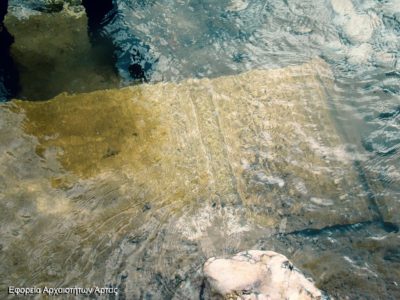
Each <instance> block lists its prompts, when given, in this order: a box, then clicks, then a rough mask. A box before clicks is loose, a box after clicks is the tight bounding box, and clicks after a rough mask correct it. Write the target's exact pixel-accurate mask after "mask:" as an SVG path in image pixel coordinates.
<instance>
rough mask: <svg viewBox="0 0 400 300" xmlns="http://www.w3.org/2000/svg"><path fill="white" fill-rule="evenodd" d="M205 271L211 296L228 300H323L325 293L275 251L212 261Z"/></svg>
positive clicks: (207, 262)
mask: <svg viewBox="0 0 400 300" xmlns="http://www.w3.org/2000/svg"><path fill="white" fill-rule="evenodd" d="M203 272H204V276H205V278H206V280H207V281H208V283H209V284H210V286H211V289H212V291H211V294H212V293H216V294H217V295H219V296H222V297H224V299H249V300H250V299H270V300H280V299H303V300H306V299H322V293H321V291H320V290H319V289H318V288H316V287H315V286H314V284H313V283H312V282H311V281H309V280H308V279H307V278H306V277H305V275H304V274H302V273H301V271H300V270H298V269H297V268H296V267H294V266H293V264H292V263H291V262H290V261H289V260H288V258H287V257H286V256H284V255H281V254H279V253H276V252H273V251H259V250H250V251H245V252H240V253H238V254H236V255H235V256H233V257H231V258H227V259H225V258H210V259H208V260H207V261H206V263H205V264H204V268H203Z"/></svg>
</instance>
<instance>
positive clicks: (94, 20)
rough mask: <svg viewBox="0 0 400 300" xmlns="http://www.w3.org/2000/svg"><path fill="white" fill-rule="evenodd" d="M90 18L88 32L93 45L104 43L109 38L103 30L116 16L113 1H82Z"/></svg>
mask: <svg viewBox="0 0 400 300" xmlns="http://www.w3.org/2000/svg"><path fill="white" fill-rule="evenodd" d="M82 5H83V6H84V7H85V10H86V15H87V17H88V32H89V36H90V39H91V41H92V43H96V42H99V41H100V42H104V41H105V40H106V39H107V38H106V37H105V36H104V35H103V34H102V29H103V26H104V24H105V23H107V20H108V19H110V18H112V15H113V14H115V9H114V5H113V1H112V0H82Z"/></svg>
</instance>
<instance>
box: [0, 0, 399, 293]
mask: <svg viewBox="0 0 400 300" xmlns="http://www.w3.org/2000/svg"><path fill="white" fill-rule="evenodd" d="M39 2H40V1H39ZM26 3H29V2H26V1H25V2H24V1H17V0H15V1H11V5H14V7H16V10H15V11H16V12H18V13H21V14H22V13H23V14H24V16H26V15H29V14H31V13H32V11H29V9H30V8H32V7H29V5H31V4H32V3H33V2H31V4H29V5H27V4H26ZM116 3H117V6H118V11H117V13H116V14H114V15H112V16H111V17H112V18H111V20H109V22H108V23H107V24H106V25H105V27H104V28H103V33H104V34H105V35H106V36H109V37H111V39H112V41H113V44H114V46H115V47H116V49H118V51H116V61H115V66H116V68H117V69H118V73H119V75H120V79H117V77H116V75H115V73H113V69H112V68H110V65H109V62H107V63H105V64H104V65H106V67H104V69H103V71H102V72H101V74H103V75H101V76H102V78H100V79H99V80H96V79H94V80H90V81H87V80H85V78H91V74H94V73H98V72H99V66H102V63H98V61H97V60H96V59H93V61H95V63H90V62H91V61H92V60H91V59H88V60H87V61H89V66H90V67H88V68H85V67H83V68H80V69H79V68H78V69H77V68H70V69H69V70H67V71H65V70H64V68H63V67H62V62H63V59H59V60H60V63H56V64H55V65H57V66H60V64H61V67H57V68H55V70H56V72H53V73H52V74H53V78H54V81H52V82H50V83H49V84H47V86H48V87H50V88H49V89H47V90H45V91H42V90H41V89H40V88H35V86H34V85H32V83H31V81H32V82H33V80H32V79H33V78H32V77H33V75H32V74H33V73H32V72H31V73H30V74H29V72H28V73H25V75H23V74H21V76H22V77H21V78H25V79H24V80H25V82H26V84H25V85H24V86H25V90H24V89H22V92H21V97H22V96H24V97H25V98H28V99H29V96H30V95H31V96H32V97H31V98H36V99H43V98H51V97H53V96H55V95H56V94H58V93H59V92H62V91H67V92H69V93H81V92H88V91H93V90H101V89H104V88H118V87H120V86H124V85H128V84H130V83H132V82H134V80H133V79H132V78H130V75H129V64H131V63H133V62H134V61H132V56H131V55H130V54H132V52H131V51H134V50H135V49H137V48H135V47H131V46H132V45H133V46H135V45H139V46H140V47H143V48H140V49H148V52H147V53H146V54H145V56H144V57H143V62H141V63H143V64H144V63H145V62H146V61H147V62H151V69H149V70H148V79H149V81H150V83H151V84H150V85H139V86H136V87H134V88H123V89H113V90H110V91H98V92H93V93H88V94H77V95H76V96H67V95H60V96H58V97H56V99H53V100H51V101H50V102H41V103H27V102H19V101H12V102H10V103H8V104H5V105H3V106H2V107H1V118H0V128H1V135H0V139H1V153H2V154H1V155H0V160H1V161H2V163H1V170H2V172H1V173H2V175H1V177H0V186H1V190H0V197H1V202H0V205H1V206H2V209H1V223H0V226H1V232H2V242H1V248H0V249H1V256H0V259H1V265H2V268H1V273H0V282H1V289H2V290H3V289H6V288H7V287H8V286H9V285H15V286H18V285H26V286H31V285H37V286H44V285H49V286H54V287H69V286H74V285H77V286H90V285H98V286H116V287H118V288H119V292H120V293H119V296H118V297H117V298H119V299H124V298H127V299H143V298H146V299H170V298H176V299H196V298H199V297H201V285H202V279H201V265H202V263H203V262H204V261H205V259H206V258H207V257H210V256H213V255H216V256H223V255H231V254H234V253H236V252H239V251H242V250H246V249H268V250H275V251H278V252H281V253H283V254H285V255H286V256H288V257H289V258H290V259H291V260H292V261H293V262H294V263H295V265H296V266H297V267H299V268H300V269H302V270H303V271H304V272H306V274H308V275H310V276H311V277H312V278H313V279H314V280H315V281H316V283H317V285H318V287H320V288H321V289H323V290H324V291H326V292H327V293H328V294H330V295H331V296H333V297H335V298H339V299H344V298H346V297H348V298H349V299H397V298H400V287H399V285H400V273H399V267H400V259H399V250H398V249H399V246H400V235H399V233H398V226H399V224H400V217H399V216H400V214H399V213H400V211H399V208H400V204H399V201H400V200H399V199H400V159H399V158H400V157H399V155H400V154H399V151H400V128H399V126H400V69H399V67H400V63H399V60H400V56H399V49H400V27H399V26H400V7H399V6H400V5H399V2H398V1H394V0H393V1H353V2H349V1H343V0H341V1H339V0H331V1H321V2H319V3H312V2H311V1H279V2H265V1H264V2H263V1H257V0H254V1H239V0H237V1H228V0H226V1H184V0H182V1H167V0H164V1H151V0H149V1H137V2H135V4H132V2H131V1H123V0H118V1H116ZM20 6H24V7H26V10H21V9H18V8H19V7H20ZM28 8H29V9H28ZM18 13H16V14H18ZM35 14H36V12H35ZM20 17H21V16H20ZM60 23H61V22H60ZM60 28H63V27H62V26H60ZM9 30H10V32H12V29H11V28H9ZM55 30H56V29H55ZM60 30H61V29H60ZM80 36H81V37H82V40H81V42H80V43H77V44H76V45H73V47H72V48H71V49H72V50H71V51H70V52H68V53H67V54H65V55H66V56H65V57H70V58H73V59H72V60H71V61H72V65H74V64H75V65H76V66H79V65H80V63H79V59H76V57H77V56H76V53H80V55H81V57H89V58H90V57H92V56H91V54H90V53H93V52H90V51H91V50H90V49H91V48H90V46H89V41H88V39H87V37H86V38H85V36H84V35H80ZM66 40H67V39H61V40H60V43H61V42H63V43H64V42H65V41H66ZM16 43H17V42H16ZM43 43H45V42H43ZM55 49H57V48H55ZM79 49H85V51H83V52H82V51H79ZM49 53H51V51H50V50H49ZM82 53H83V54H82ZM318 56H319V57H321V58H322V59H323V61H321V60H319V59H317V60H315V59H314V58H315V57H318ZM50 57H51V56H50ZM78 57H79V56H78ZM92 58H93V57H92ZM14 59H15V60H16V61H17V63H18V56H17V57H14ZM22 59H23V56H22V55H21V56H20V62H22ZM110 61H111V60H110ZM310 61H311V62H310ZM302 63H307V64H306V65H303V66H301V64H302ZM326 63H327V64H326ZM28 64H29V63H28ZM288 66H292V67H290V68H289V69H285V68H284V69H277V70H272V71H270V70H269V69H274V68H282V67H288ZM42 69H43V70H47V69H46V68H39V69H38V70H42ZM57 70H59V71H57ZM246 71H249V72H248V73H244V74H243V72H246ZM43 74H46V73H43ZM57 74H58V75H57ZM60 74H61V75H60ZM63 74H66V75H65V76H63ZM111 74H113V75H111ZM224 75H232V77H221V76H224ZM24 76H26V77H24ZM73 76H77V78H79V80H78V81H77V82H78V83H79V86H81V87H79V88H77V86H78V85H76V84H75V85H74V84H71V80H70V78H72V77H73ZM107 76H111V77H110V78H112V81H111V80H108V81H107V80H104V78H107ZM44 77H46V76H45V75H44ZM188 78H198V79H201V78H203V79H201V80H197V79H195V80H193V79H189V80H187V79H188ZM54 82H57V89H52V87H53V86H54ZM160 82H163V83H160ZM30 86H31V87H33V88H32V89H30V90H29V89H28V88H29V87H30ZM39 86H40V85H39ZM38 92H39V94H38ZM24 93H25V94H24ZM35 93H36V94H35ZM40 93H42V94H40ZM31 258H32V259H31Z"/></svg>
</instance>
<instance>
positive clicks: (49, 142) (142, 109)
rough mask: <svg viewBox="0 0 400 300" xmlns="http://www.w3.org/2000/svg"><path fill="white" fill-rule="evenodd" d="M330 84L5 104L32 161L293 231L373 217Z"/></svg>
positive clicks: (325, 74)
mask: <svg viewBox="0 0 400 300" xmlns="http://www.w3.org/2000/svg"><path fill="white" fill-rule="evenodd" d="M329 76H330V73H329V70H328V69H327V67H326V65H325V64H324V63H322V62H321V61H314V62H312V63H309V64H305V65H302V66H299V67H289V68H286V69H278V70H270V71H262V70H256V71H251V72H248V73H245V74H242V75H238V76H230V77H221V78H217V79H213V80H208V79H204V80H189V81H186V82H183V83H180V84H173V83H168V84H157V85H144V86H137V87H132V88H126V89H121V90H107V91H100V92H93V93H90V94H79V95H60V96H58V97H56V98H55V99H53V100H52V101H48V102H41V103H32V102H20V101H19V102H18V101H16V102H14V103H13V106H14V108H15V111H19V112H20V113H24V114H25V116H26V117H25V120H24V130H25V132H26V133H28V134H31V135H34V136H36V137H37V138H38V141H39V144H38V145H37V146H36V152H37V153H38V155H40V156H42V157H46V153H47V152H54V154H55V155H56V156H57V157H58V159H59V161H60V162H61V164H62V166H63V167H64V168H65V169H66V170H67V171H71V172H72V173H74V174H75V175H77V176H80V177H83V178H88V177H91V176H95V175H97V174H100V173H102V172H105V171H107V170H111V171H114V172H121V171H125V172H128V173H132V174H134V175H135V176H137V177H140V178H143V179H145V181H147V182H149V183H151V184H150V186H151V187H152V188H153V189H154V190H155V191H160V190H161V187H164V188H166V189H171V188H172V187H174V188H173V189H174V190H181V189H182V188H183V189H184V190H186V191H187V192H185V196H184V198H185V199H187V200H189V201H190V199H192V198H195V197H199V196H200V195H201V196H203V197H205V198H208V199H212V198H216V199H218V200H217V202H221V203H222V204H224V203H226V204H231V205H243V206H246V207H247V208H248V212H249V214H250V215H249V217H250V218H251V219H254V220H256V223H258V224H263V225H268V226H272V227H276V228H278V227H279V226H281V230H289V231H292V230H301V229H303V228H308V227H313V228H321V227H325V226H330V225H334V224H343V223H356V222H361V221H365V220H369V219H370V218H371V217H372V215H371V213H370V212H369V210H368V207H367V206H368V204H367V203H368V202H367V201H366V195H363V193H366V192H365V191H363V186H362V184H361V183H359V181H358V174H357V172H356V171H355V169H354V168H353V166H352V160H351V157H349V155H348V154H346V151H345V149H344V146H343V145H342V144H341V140H340V138H339V136H338V135H337V133H336V131H335V127H334V125H333V123H332V121H331V119H330V117H329V112H328V109H327V102H326V93H325V88H326V87H329V84H330V77H329ZM321 82H323V83H324V84H325V86H323V85H321ZM165 178H169V179H170V180H165ZM189 191H191V192H189ZM176 200H177V201H179V199H176ZM282 222H284V223H285V224H284V227H285V228H282Z"/></svg>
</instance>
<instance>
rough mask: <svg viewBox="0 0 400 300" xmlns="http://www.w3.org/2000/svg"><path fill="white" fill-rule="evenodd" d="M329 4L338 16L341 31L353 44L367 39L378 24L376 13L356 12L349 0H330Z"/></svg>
mask: <svg viewBox="0 0 400 300" xmlns="http://www.w3.org/2000/svg"><path fill="white" fill-rule="evenodd" d="M331 5H332V8H333V10H334V11H335V13H336V14H337V15H338V16H339V24H340V25H341V26H342V28H343V32H344V33H345V35H346V37H347V38H348V39H349V40H350V41H351V42H352V43H354V44H356V43H365V42H367V41H369V40H370V39H371V37H372V35H373V33H374V29H375V28H376V27H378V26H379V25H380V19H379V17H378V16H377V15H376V14H373V13H370V14H361V13H358V12H357V11H356V10H355V8H354V6H353V3H352V2H351V1H350V0H332V1H331Z"/></svg>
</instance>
